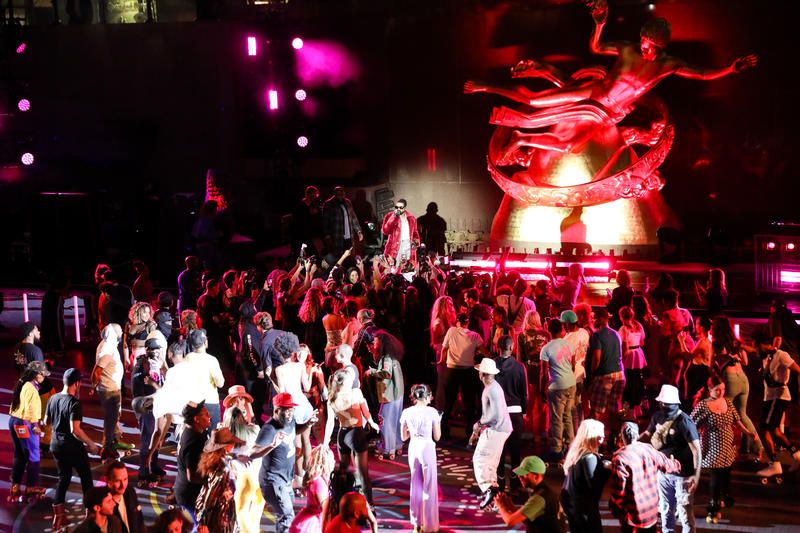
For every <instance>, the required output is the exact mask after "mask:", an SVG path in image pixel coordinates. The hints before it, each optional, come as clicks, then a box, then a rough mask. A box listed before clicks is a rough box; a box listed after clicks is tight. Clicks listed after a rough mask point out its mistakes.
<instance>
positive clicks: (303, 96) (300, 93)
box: [294, 89, 307, 102]
mask: <svg viewBox="0 0 800 533" xmlns="http://www.w3.org/2000/svg"><path fill="white" fill-rule="evenodd" d="M306 96H307V95H306V92H305V91H304V90H303V89H297V90H296V91H295V92H294V97H295V98H296V99H297V101H298V102H302V101H303V100H305V99H306Z"/></svg>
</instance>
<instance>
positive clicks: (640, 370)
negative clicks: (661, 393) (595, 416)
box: [619, 305, 647, 418]
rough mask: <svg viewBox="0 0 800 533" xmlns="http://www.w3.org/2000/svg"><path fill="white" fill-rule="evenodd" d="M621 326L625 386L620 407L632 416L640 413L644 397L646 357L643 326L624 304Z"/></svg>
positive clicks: (620, 315) (620, 312) (635, 416)
mask: <svg viewBox="0 0 800 533" xmlns="http://www.w3.org/2000/svg"><path fill="white" fill-rule="evenodd" d="M619 319H620V321H621V322H622V326H621V327H620V328H619V337H620V340H622V366H623V368H624V369H625V388H624V389H623V390H622V404H623V407H622V409H623V410H625V411H627V410H631V411H633V416H634V418H639V417H640V416H641V415H642V406H641V403H642V399H643V398H644V392H645V390H644V378H645V369H646V368H647V358H646V357H645V354H644V349H643V348H644V340H645V331H644V326H642V325H641V324H639V323H638V322H636V320H634V318H633V309H631V308H630V307H629V306H627V305H626V306H624V307H622V308H621V309H620V310H619Z"/></svg>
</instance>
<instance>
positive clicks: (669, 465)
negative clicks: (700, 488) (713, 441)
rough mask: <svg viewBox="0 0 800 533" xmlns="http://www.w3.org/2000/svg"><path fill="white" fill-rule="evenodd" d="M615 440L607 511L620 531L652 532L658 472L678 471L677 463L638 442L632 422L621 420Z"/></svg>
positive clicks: (654, 526)
mask: <svg viewBox="0 0 800 533" xmlns="http://www.w3.org/2000/svg"><path fill="white" fill-rule="evenodd" d="M619 444H620V448H618V449H617V451H616V452H614V457H613V458H612V460H611V499H610V500H609V502H608V503H609V507H610V509H611V514H612V515H614V517H616V518H617V520H619V524H620V528H621V529H622V531H623V533H636V532H643V533H656V525H657V523H658V501H659V490H658V475H659V473H665V474H675V473H677V472H680V469H681V463H680V461H678V460H677V459H673V458H671V457H667V456H666V455H664V454H663V453H661V452H660V451H658V450H656V449H655V448H653V447H652V446H651V445H649V444H645V443H643V442H639V426H638V425H636V423H635V422H625V423H623V424H622V429H621V430H620V433H619Z"/></svg>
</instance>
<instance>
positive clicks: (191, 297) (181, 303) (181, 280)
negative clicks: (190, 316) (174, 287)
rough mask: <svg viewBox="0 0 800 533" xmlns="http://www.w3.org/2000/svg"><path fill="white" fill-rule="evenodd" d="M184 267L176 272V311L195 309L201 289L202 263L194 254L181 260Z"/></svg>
mask: <svg viewBox="0 0 800 533" xmlns="http://www.w3.org/2000/svg"><path fill="white" fill-rule="evenodd" d="M183 264H184V265H185V266H186V268H185V269H184V270H183V271H182V272H181V273H180V274H178V312H180V313H182V312H183V311H185V310H187V309H197V299H198V298H199V297H200V293H201V292H202V291H203V282H202V279H203V278H202V275H203V271H202V269H203V263H202V261H200V259H199V258H198V257H196V256H194V255H189V256H186V258H185V259H184V260H183Z"/></svg>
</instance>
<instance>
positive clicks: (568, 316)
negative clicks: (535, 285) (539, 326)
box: [559, 309, 578, 324]
mask: <svg viewBox="0 0 800 533" xmlns="http://www.w3.org/2000/svg"><path fill="white" fill-rule="evenodd" d="M559 320H561V322H563V323H564V324H577V323H578V315H576V314H575V311H573V310H572V309H567V310H566V311H562V312H561V318H560V319H559Z"/></svg>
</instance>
